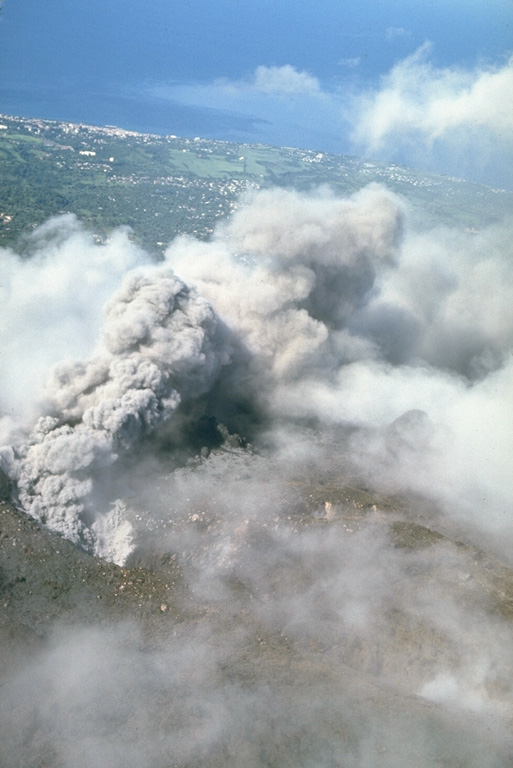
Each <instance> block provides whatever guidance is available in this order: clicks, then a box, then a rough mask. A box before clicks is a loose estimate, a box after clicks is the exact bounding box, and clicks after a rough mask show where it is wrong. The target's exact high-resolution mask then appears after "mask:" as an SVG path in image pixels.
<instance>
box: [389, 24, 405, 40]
mask: <svg viewBox="0 0 513 768" xmlns="http://www.w3.org/2000/svg"><path fill="white" fill-rule="evenodd" d="M385 37H386V39H387V40H388V41H391V40H396V39H397V38H398V37H402V38H405V37H411V31H410V30H408V29H405V28H404V27H387V29H386V30H385Z"/></svg>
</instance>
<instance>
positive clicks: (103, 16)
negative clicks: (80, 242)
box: [0, 0, 512, 151]
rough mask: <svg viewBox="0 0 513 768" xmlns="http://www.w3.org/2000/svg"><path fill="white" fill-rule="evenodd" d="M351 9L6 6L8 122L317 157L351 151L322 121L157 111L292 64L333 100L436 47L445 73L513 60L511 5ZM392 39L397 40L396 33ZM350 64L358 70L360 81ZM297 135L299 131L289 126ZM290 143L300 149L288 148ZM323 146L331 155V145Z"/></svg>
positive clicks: (0, 60) (157, 0)
mask: <svg viewBox="0 0 513 768" xmlns="http://www.w3.org/2000/svg"><path fill="white" fill-rule="evenodd" d="M435 5H436V4H434V3H432V2H430V1H429V0H420V2H419V3H416V4H412V3H407V2H405V0H395V1H394V2H381V1H378V0H362V2H361V3H346V2H342V3H341V2H339V1H338V0H317V1H316V2H315V3H314V2H310V1H307V2H304V3H299V4H298V3H295V2H292V0H277V1H276V2H269V1H268V0H244V1H243V0H220V1H219V2H217V3H213V2H211V0H194V1H192V0H191V1H188V2H187V1H185V0H178V1H177V2H173V3H170V2H169V0H153V2H152V3H151V4H147V5H143V4H141V3H140V2H136V1H135V0H125V2H120V0H90V2H89V3H87V4H86V5H84V4H82V3H80V4H79V3H75V2H72V1H70V2H63V1H62V0H47V2H45V3H41V2H40V0H23V1H21V0H18V2H15V0H5V3H4V5H3V10H2V14H1V15H0V112H2V113H4V114H13V115H19V116H25V117H43V118H48V119H56V120H66V121H72V122H84V123H89V124H99V125H105V124H112V125H119V126H121V127H124V128H127V129H132V130H136V131H143V132H150V133H163V134H168V133H175V134H180V135H184V136H187V135H199V136H204V137H206V138H224V139H227V140H236V141H257V142H264V143H283V144H291V145H294V144H295V145H296V146H297V145H303V146H309V145H311V146H312V148H318V149H323V150H325V151H343V150H344V149H346V148H347V147H346V142H345V141H344V137H343V136H340V135H339V136H338V137H337V136H335V135H334V132H333V131H331V132H330V130H329V129H326V130H324V131H322V130H321V131H319V122H320V121H321V120H322V117H321V116H319V115H316V114H314V113H312V114H311V116H310V118H309V119H310V121H311V131H310V132H309V130H308V127H306V128H305V122H304V121H303V122H302V123H301V125H302V128H301V127H300V126H298V125H294V124H289V123H288V122H287V120H288V118H286V117H283V116H281V115H280V114H276V115H273V116H272V117H271V118H270V117H269V115H262V114H260V113H259V112H258V111H251V110H249V111H248V110H247V109H246V110H244V109H240V110H239V109H235V110H232V111H230V110H226V109H216V108H215V106H214V107H212V106H210V107H209V108H205V107H204V106H203V107H202V106H199V105H198V106H195V105H194V104H191V103H190V101H189V102H188V103H187V104H185V103H181V102H180V101H179V100H173V99H162V98H160V99H159V98H156V97H155V95H154V93H153V92H152V88H153V86H155V85H159V84H170V85H171V86H172V85H173V84H180V85H187V84H188V83H189V84H198V83H199V84H208V83H212V82H214V81H215V80H217V79H219V78H225V79H227V80H231V81H237V80H239V79H241V78H247V77H249V76H250V75H251V73H252V72H253V71H254V69H255V67H257V66H259V65H265V66H283V65H284V64H290V65H293V66H294V67H296V68H297V69H298V70H299V71H306V72H309V73H312V74H313V75H314V76H315V77H316V78H318V80H319V82H320V83H321V84H322V87H323V88H326V89H327V90H331V91H332V92H334V91H337V90H338V91H339V92H340V91H344V89H346V90H348V91H353V92H354V91H355V90H358V89H361V88H364V87H367V86H368V85H369V84H376V83H377V82H378V81H379V78H380V76H381V75H383V74H384V73H385V72H387V71H389V70H390V68H391V67H392V66H393V64H394V62H396V61H397V60H399V59H401V58H404V57H405V56H407V55H409V54H410V53H411V52H412V51H414V50H415V49H416V48H417V47H418V46H419V45H422V43H423V42H425V40H427V39H430V40H433V41H434V54H433V55H434V60H435V62H436V63H437V65H439V66H440V65H442V66H445V65H449V64H451V63H453V62H455V61H457V62H458V63H459V64H467V65H468V64H471V63H472V62H475V61H476V58H479V57H486V56H494V55H497V54H498V53H500V52H502V51H504V50H505V49H507V48H508V46H509V47H511V27H510V26H509V21H510V20H511V18H512V13H511V4H510V3H509V2H508V0H493V2H492V3H490V4H487V5H486V7H485V5H484V4H482V3H478V2H476V0H474V2H472V0H470V2H467V3H465V4H463V3H461V2H460V1H459V0H455V2H452V3H448V4H444V6H443V8H439V9H437V8H435V7H434V6H435ZM390 31H392V34H390ZM348 62H358V66H355V67H353V68H348V66H347V63H348ZM289 122H290V121H289ZM287 139H288V140H287ZM319 143H321V144H322V145H323V146H318V145H319Z"/></svg>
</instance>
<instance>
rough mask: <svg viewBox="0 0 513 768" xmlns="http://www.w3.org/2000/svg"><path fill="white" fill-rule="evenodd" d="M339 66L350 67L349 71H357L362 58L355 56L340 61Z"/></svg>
mask: <svg viewBox="0 0 513 768" xmlns="http://www.w3.org/2000/svg"><path fill="white" fill-rule="evenodd" d="M338 64H339V66H341V67H348V68H349V69H355V68H356V67H359V66H360V64H361V57H360V56H353V57H352V58H349V59H339V61H338Z"/></svg>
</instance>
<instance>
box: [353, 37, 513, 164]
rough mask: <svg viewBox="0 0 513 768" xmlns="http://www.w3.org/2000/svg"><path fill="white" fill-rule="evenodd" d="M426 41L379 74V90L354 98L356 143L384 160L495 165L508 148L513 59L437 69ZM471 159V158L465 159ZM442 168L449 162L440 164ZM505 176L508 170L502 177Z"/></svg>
mask: <svg viewBox="0 0 513 768" xmlns="http://www.w3.org/2000/svg"><path fill="white" fill-rule="evenodd" d="M431 50H432V46H431V44H430V43H425V44H424V45H423V46H421V47H420V48H419V49H418V50H417V51H416V52H415V53H414V54H412V55H411V56H409V57H408V58H406V59H404V60H403V61H401V62H399V63H398V64H396V65H395V66H394V67H393V69H392V70H391V71H390V72H389V73H388V74H387V75H385V76H384V77H383V78H382V82H381V86H380V88H379V89H378V90H373V91H369V92H367V93H363V94H361V95H359V96H357V97H356V99H355V103H354V109H355V113H354V115H353V117H352V120H353V123H354V131H353V134H352V137H353V140H354V142H355V145H356V146H357V147H359V148H360V150H363V151H364V152H366V153H368V154H370V155H373V156H376V157H382V158H383V157H386V158H388V159H389V160H390V159H394V157H395V158H397V157H401V158H402V159H403V160H402V161H403V162H407V163H409V164H415V163H416V162H422V158H424V161H425V159H426V158H429V157H430V158H431V162H432V163H433V162H436V161H437V158H438V160H439V161H440V163H441V162H442V160H444V161H446V162H447V163H448V166H449V167H450V162H451V160H450V156H451V154H452V155H453V161H452V162H453V165H454V164H457V165H459V166H460V168H461V169H462V171H463V175H464V174H465V170H466V166H465V162H464V159H465V157H466V158H467V160H466V162H467V164H468V163H470V162H471V163H472V164H473V165H474V166H476V167H477V168H478V170H479V169H480V170H481V171H482V172H483V173H485V172H486V169H487V168H488V167H489V168H490V169H494V170H495V171H498V169H499V168H500V167H501V166H502V165H504V161H505V158H510V157H511V155H512V152H513V117H512V115H511V110H508V109H506V108H505V105H506V104H509V103H510V102H511V100H512V98H513V66H512V64H511V62H507V63H506V64H504V65H496V66H488V67H476V68H475V69H473V70H465V69H462V68H457V67H450V68H437V67H436V66H435V65H434V64H432V63H431V62H430V60H429V54H430V52H431ZM469 158H471V160H470V159H469ZM445 170H447V168H446V169H445ZM505 178H506V177H505Z"/></svg>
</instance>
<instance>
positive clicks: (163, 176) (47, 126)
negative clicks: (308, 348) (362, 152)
mask: <svg viewBox="0 0 513 768" xmlns="http://www.w3.org/2000/svg"><path fill="white" fill-rule="evenodd" d="M0 168H1V174H0V245H12V244H14V243H15V242H16V241H17V240H18V238H19V237H20V236H22V235H23V233H24V232H26V231H27V230H28V229H30V228H32V227H34V226H36V225H38V224H41V223H42V222H43V221H44V220H45V219H47V218H48V217H50V216H54V215H57V214H60V213H66V212H73V213H75V214H76V215H77V216H78V217H79V218H80V219H81V220H82V221H83V222H84V223H85V224H86V225H87V226H89V227H90V228H91V229H93V230H94V231H95V232H97V233H98V235H99V236H100V237H104V236H107V235H108V233H109V231H110V230H111V229H112V228H113V227H116V226H121V225H128V226H130V227H131V228H132V230H133V236H134V238H135V239H136V240H137V241H139V242H140V243H141V244H142V245H144V246H145V247H146V248H148V249H150V250H152V251H161V250H162V249H163V248H164V247H165V246H166V245H167V243H168V242H169V241H170V240H172V239H173V238H174V237H175V236H176V235H177V234H179V233H188V234H193V235H195V236H197V237H200V238H206V237H208V236H209V234H210V233H211V232H212V230H213V228H214V226H215V222H216V221H217V220H218V219H220V218H222V217H224V216H226V215H227V214H229V212H230V211H231V210H232V209H233V208H234V206H235V205H236V204H237V200H238V198H239V197H240V195H241V194H242V193H244V191H246V190H247V189H248V188H249V189H251V188H260V187H266V186H270V185H278V186H288V187H295V188H297V189H303V190H305V189H310V188H312V187H314V186H318V185H320V184H327V185H330V186H331V187H332V188H333V189H334V190H335V191H336V192H339V193H343V194H349V193H351V192H354V191H355V190H357V189H359V188H361V187H363V186H365V185H366V184H368V183H369V182H372V181H379V182H382V183H385V184H386V185H387V186H388V187H390V188H391V189H393V190H394V191H396V192H397V193H399V194H401V195H404V196H405V197H406V198H407V199H408V201H409V202H410V203H411V204H412V205H414V206H418V207H419V208H420V209H421V210H422V212H423V215H424V216H427V217H428V218H429V217H432V218H433V219H437V220H440V221H441V222H443V223H455V224H459V225H463V226H466V227H469V228H473V227H479V226H480V225H481V224H484V223H488V222H490V221H493V220H496V219H497V218H501V217H502V216H503V215H504V214H505V213H506V212H509V211H511V208H512V203H513V193H512V192H508V191H504V190H493V189H490V188H488V187H483V186H480V185H478V184H473V183H470V182H466V181H463V180H460V179H450V178H448V177H443V176H440V175H437V174H428V173H423V172H419V171H414V170H410V169H405V168H400V167H398V166H395V165H389V166H378V165H374V164H371V163H366V162H364V161H362V160H359V159H357V158H352V157H345V156H338V155H330V154H326V153H316V152H313V151H309V150H301V149H294V148H277V147H270V146H263V145H250V144H232V143H228V142H222V141H210V140H204V139H199V138H196V139H180V138H177V137H175V136H155V135H146V134H138V133H133V132H130V131H124V130H121V129H118V128H114V127H103V128H100V127H91V126H85V125H75V124H71V123H59V122H55V121H49V120H34V119H26V118H14V117H7V116H0Z"/></svg>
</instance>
